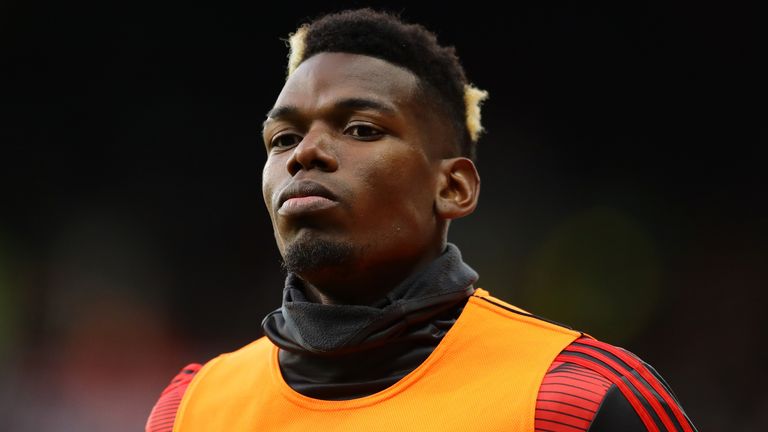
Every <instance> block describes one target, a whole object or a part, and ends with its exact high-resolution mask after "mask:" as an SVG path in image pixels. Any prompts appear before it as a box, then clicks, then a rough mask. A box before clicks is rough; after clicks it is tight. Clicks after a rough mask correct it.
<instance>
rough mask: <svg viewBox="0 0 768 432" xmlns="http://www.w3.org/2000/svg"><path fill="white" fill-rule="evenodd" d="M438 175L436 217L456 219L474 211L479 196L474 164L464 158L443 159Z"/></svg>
mask: <svg viewBox="0 0 768 432" xmlns="http://www.w3.org/2000/svg"><path fill="white" fill-rule="evenodd" d="M439 175H440V178H439V179H438V187H437V195H436V196H435V212H436V214H437V216H438V217H440V218H442V219H458V218H460V217H464V216H466V215H468V214H470V213H472V212H473V211H475V207H477V200H478V198H479V196H480V175H479V174H478V172H477V168H476V167H475V164H474V163H473V162H472V161H471V160H470V159H467V158H465V157H457V158H451V159H443V160H442V161H440V172H439Z"/></svg>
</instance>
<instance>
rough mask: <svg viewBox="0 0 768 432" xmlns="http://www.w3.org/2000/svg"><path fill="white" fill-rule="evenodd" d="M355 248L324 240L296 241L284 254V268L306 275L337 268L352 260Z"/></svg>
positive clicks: (346, 244)
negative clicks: (306, 273) (324, 269)
mask: <svg viewBox="0 0 768 432" xmlns="http://www.w3.org/2000/svg"><path fill="white" fill-rule="evenodd" d="M353 251H354V248H353V246H352V245H350V244H348V243H341V242H333V241H329V240H324V239H313V240H307V241H296V242H294V243H293V244H291V245H290V246H288V248H286V250H285V253H284V254H283V268H285V270H286V271H288V272H291V273H297V274H301V273H305V272H312V271H317V270H321V269H323V268H328V267H337V266H339V265H342V264H344V263H346V262H348V261H349V260H350V258H351V257H352V254H353Z"/></svg>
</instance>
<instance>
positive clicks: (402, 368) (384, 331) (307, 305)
mask: <svg viewBox="0 0 768 432" xmlns="http://www.w3.org/2000/svg"><path fill="white" fill-rule="evenodd" d="M475 281H477V273H475V271H474V270H472V268H470V267H469V266H468V265H466V264H465V263H464V262H463V261H462V259H461V254H460V252H459V249H458V248H457V247H456V246H454V245H452V244H450V243H449V244H448V246H447V248H446V250H445V251H444V252H443V254H442V255H440V256H439V257H438V258H437V259H435V260H434V261H433V262H432V263H430V264H429V265H428V266H427V267H426V268H425V269H424V270H423V271H421V272H419V273H417V274H414V275H412V276H411V277H409V278H408V279H406V280H405V281H403V282H402V283H401V284H400V285H398V286H397V287H395V288H394V289H393V290H392V291H390V292H389V294H388V295H387V296H385V297H384V298H383V299H381V300H380V301H379V302H377V303H376V304H374V305H371V306H358V305H323V304H319V303H312V302H310V301H309V300H307V298H306V296H305V295H304V291H303V289H304V287H303V283H302V281H301V279H300V278H299V277H298V276H296V275H295V274H288V277H287V278H286V282H285V289H284V291H283V306H282V307H281V308H280V309H278V310H276V311H274V312H272V313H270V314H269V315H267V317H266V318H264V321H263V322H262V327H263V329H264V333H265V334H266V336H267V337H268V338H269V339H270V340H271V341H272V342H273V343H274V344H275V345H277V346H278V347H279V348H280V353H279V363H280V370H281V372H282V374H283V377H284V379H285V381H286V382H287V383H288V385H290V386H291V388H293V389H294V390H296V391H297V392H299V393H301V394H303V395H305V396H310V397H314V398H317V399H326V400H339V399H354V398H358V397H363V396H366V395H370V394H373V393H376V392H378V391H381V390H383V389H385V388H387V387H389V386H391V385H392V384H394V383H395V382H397V381H398V380H400V379H401V378H402V377H404V376H405V375H407V374H408V373H410V372H411V371H412V370H414V369H415V368H416V367H417V366H418V365H419V364H421V363H422V362H423V361H424V360H426V358H427V357H428V356H429V355H430V354H431V353H432V351H433V350H434V349H435V347H436V346H437V345H438V344H439V343H440V341H441V340H442V338H443V336H445V333H446V332H447V331H448V330H449V329H450V328H451V326H452V325H453V323H454V322H456V319H457V318H458V316H459V314H460V313H461V311H462V309H463V307H464V304H465V302H466V300H467V298H468V297H469V296H470V295H471V294H472V292H473V291H474V288H473V287H472V284H474V283H475Z"/></svg>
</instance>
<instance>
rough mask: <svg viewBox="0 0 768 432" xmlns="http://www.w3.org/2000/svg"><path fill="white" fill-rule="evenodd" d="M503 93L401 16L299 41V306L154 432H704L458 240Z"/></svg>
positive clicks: (277, 189) (649, 375) (283, 157)
mask: <svg viewBox="0 0 768 432" xmlns="http://www.w3.org/2000/svg"><path fill="white" fill-rule="evenodd" d="M486 96H487V95H486V93H485V92H483V91H481V90H478V89H476V88H474V87H472V86H471V85H469V84H468V82H467V79H466V78H465V76H464V71H463V68H462V67H461V65H460V64H459V62H458V59H457V58H456V56H455V54H454V51H453V49H452V48H446V47H441V46H439V45H438V44H437V42H436V38H435V36H434V35H433V34H431V33H429V32H428V31H426V30H425V29H424V28H423V27H421V26H417V25H409V24H404V23H403V22H401V21H400V20H399V19H398V18H396V17H393V16H390V15H387V14H382V13H377V12H374V11H371V10H368V9H364V10H356V11H347V12H342V13H339V14H332V15H328V16H325V17H323V18H321V19H319V20H317V21H315V22H313V23H312V24H310V25H306V26H303V27H301V28H300V29H299V30H298V31H297V32H296V33H295V34H293V35H292V37H291V56H290V60H289V76H288V79H287V81H286V83H285V86H284V87H283V90H282V92H281V93H280V95H279V96H278V98H277V101H276V102H275V105H274V107H273V108H272V110H271V111H270V112H269V114H268V116H267V120H266V121H265V122H264V131H263V137H264V142H265V145H266V148H267V153H268V158H267V162H266V164H265V167H264V172H263V193H264V202H265V204H266V207H267V210H268V212H269V214H270V216H271V219H272V224H273V228H274V232H275V239H276V241H277V246H278V248H279V249H280V253H281V255H282V256H283V259H284V262H285V267H286V269H287V270H288V275H287V278H286V283H285V288H284V293H283V305H282V307H281V308H280V309H278V310H276V311H274V312H272V313H271V314H269V315H268V316H267V317H266V318H265V319H264V321H263V324H262V326H263V329H264V332H265V334H266V336H265V337H263V338H261V339H258V340H257V341H255V342H253V343H252V344H250V345H248V346H246V347H244V348H242V349H240V350H238V351H235V352H233V353H229V354H224V355H222V356H219V357H218V358H216V359H214V360H211V361H209V362H208V363H207V364H206V365H205V366H202V367H201V366H200V365H190V366H188V367H187V368H185V369H184V370H182V372H181V373H180V374H179V375H178V376H177V377H176V378H175V379H174V381H173V382H172V383H171V385H170V386H169V387H168V388H167V389H166V390H165V391H164V392H163V394H162V395H161V397H160V400H159V401H158V402H157V404H156V406H155V408H154V409H153V411H152V414H151V415H150V418H149V420H148V422H147V430H148V431H153V432H156V431H170V430H172V429H173V430H175V431H185V432H186V431H220V430H235V431H240V430H242V431H246V430H247V431H251V430H281V431H282V430H290V431H292V430H296V431H299V430H306V429H308V428H312V427H315V428H318V429H321V430H325V429H330V430H339V431H369V430H382V431H383V430H393V429H394V430H407V431H432V430H435V431H438V430H439V431H449V430H456V431H458V430H504V431H531V430H542V431H569V432H571V431H587V430H589V431H592V432H598V431H624V432H632V431H646V430H648V431H693V430H695V428H694V427H693V425H692V424H691V422H690V421H689V420H688V418H687V417H686V415H685V413H684V412H683V410H682V408H681V407H680V405H679V404H678V402H677V400H676V399H675V397H674V396H673V395H672V393H671V391H670V390H669V388H668V386H667V385H666V384H665V383H664V382H663V380H661V378H660V377H659V376H658V375H657V374H656V372H655V371H654V370H653V369H652V368H650V367H649V366H648V365H646V364H644V363H643V362H642V361H640V360H639V359H638V358H637V357H635V356H634V355H633V354H631V353H629V352H627V351H624V350H622V349H620V348H616V347H613V346H611V345H608V344H606V343H603V342H598V341H597V340H595V339H593V338H591V337H589V336H585V335H583V334H582V333H579V332H577V331H573V330H571V329H569V328H566V327H563V326H560V325H558V324H555V323H552V322H549V321H547V320H544V319H542V318H539V317H536V316H535V315H532V314H530V313H528V312H525V311H523V310H521V309H519V308H516V307H514V306H511V305H509V304H507V303H504V302H503V301H501V300H498V299H495V298H494V297H492V296H490V294H489V293H488V292H486V291H484V290H481V289H475V288H474V286H473V284H474V283H475V281H476V280H477V277H478V276H477V274H476V273H475V272H474V271H473V270H472V269H471V268H470V267H469V266H467V265H466V264H465V263H464V262H463V261H462V259H461V254H460V253H459V250H458V249H457V248H456V247H455V246H454V245H452V244H450V243H448V242H447V233H448V227H449V224H450V221H451V220H453V219H456V218H459V217H462V216H466V215H468V214H470V213H472V211H473V210H474V209H475V206H476V204H477V199H478V194H479V189H480V180H479V176H478V173H477V171H476V168H475V165H474V163H473V158H474V153H475V146H476V143H477V140H478V137H479V135H480V132H481V131H482V127H481V125H480V109H479V105H480V103H481V102H482V100H483V99H484V98H485V97H486Z"/></svg>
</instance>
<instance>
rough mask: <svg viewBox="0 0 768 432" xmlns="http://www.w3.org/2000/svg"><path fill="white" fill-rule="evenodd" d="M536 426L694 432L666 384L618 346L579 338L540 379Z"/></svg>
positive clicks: (595, 431) (564, 430)
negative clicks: (541, 379)
mask: <svg viewBox="0 0 768 432" xmlns="http://www.w3.org/2000/svg"><path fill="white" fill-rule="evenodd" d="M536 430H537V431H539V430H540V431H551V432H579V431H580V432H587V431H589V432H610V431H622V432H644V431H681V432H695V431H696V428H695V427H694V426H693V423H692V422H691V421H690V419H689V418H688V416H687V415H686V414H685V412H684V411H683V409H682V407H681V406H680V403H679V402H678V400H677V398H676V397H675V396H674V394H673V393H672V391H671V389H670V388H669V385H667V383H666V382H665V381H664V380H663V379H662V378H661V376H660V375H659V374H658V373H657V372H656V371H655V370H654V369H653V368H652V367H650V366H649V365H648V364H646V363H645V362H643V361H642V360H640V359H639V358H638V357H637V356H635V355H634V354H632V353H630V352H629V351H626V350H624V349H622V348H618V347H615V346H612V345H610V344H606V343H604V342H599V341H595V340H593V339H591V338H586V337H584V338H580V339H578V340H576V341H575V342H573V343H572V344H571V345H569V346H568V347H566V349H565V350H563V352H561V353H560V355H559V356H558V357H557V358H556V359H555V361H554V362H553V363H552V366H550V368H549V370H548V372H547V374H546V375H545V377H544V380H543V381H542V385H541V388H540V390H539V395H538V398H537V404H536Z"/></svg>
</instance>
